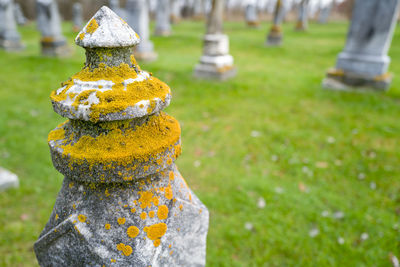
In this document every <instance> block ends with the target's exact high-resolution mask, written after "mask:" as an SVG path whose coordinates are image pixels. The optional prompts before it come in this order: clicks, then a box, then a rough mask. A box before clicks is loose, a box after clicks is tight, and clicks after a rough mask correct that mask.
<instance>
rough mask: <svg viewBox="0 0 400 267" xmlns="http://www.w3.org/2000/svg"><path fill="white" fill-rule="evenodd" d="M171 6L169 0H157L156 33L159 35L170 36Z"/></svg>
mask: <svg viewBox="0 0 400 267" xmlns="http://www.w3.org/2000/svg"><path fill="white" fill-rule="evenodd" d="M170 16H171V7H170V3H169V0H157V9H156V29H155V32H154V34H155V35H157V36H170V35H171V33H172V31H171V22H170Z"/></svg>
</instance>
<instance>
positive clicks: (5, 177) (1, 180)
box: [0, 167, 19, 192]
mask: <svg viewBox="0 0 400 267" xmlns="http://www.w3.org/2000/svg"><path fill="white" fill-rule="evenodd" d="M18 186H19V181H18V176H17V175H15V174H14V173H12V172H10V171H8V170H6V169H3V168H1V167H0V192H1V191H4V190H7V189H9V188H17V187H18Z"/></svg>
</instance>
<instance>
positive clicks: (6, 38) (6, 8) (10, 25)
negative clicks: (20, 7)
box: [0, 0, 23, 51]
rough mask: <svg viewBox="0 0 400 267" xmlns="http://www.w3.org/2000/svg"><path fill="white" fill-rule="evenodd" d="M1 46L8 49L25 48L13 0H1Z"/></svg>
mask: <svg viewBox="0 0 400 267" xmlns="http://www.w3.org/2000/svg"><path fill="white" fill-rule="evenodd" d="M0 48H3V49H5V50H8V51H18V50H21V49H23V45H22V43H21V36H20V35H19V33H18V31H17V23H16V21H15V16H14V2H13V0H0Z"/></svg>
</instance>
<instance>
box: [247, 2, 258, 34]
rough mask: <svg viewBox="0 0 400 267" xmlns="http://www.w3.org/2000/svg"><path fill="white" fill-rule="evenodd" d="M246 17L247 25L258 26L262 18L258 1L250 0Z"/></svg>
mask: <svg viewBox="0 0 400 267" xmlns="http://www.w3.org/2000/svg"><path fill="white" fill-rule="evenodd" d="M245 19H246V23H247V26H249V27H253V28H258V27H259V26H260V20H259V19H258V10H257V1H255V0H248V1H247V3H246V5H245Z"/></svg>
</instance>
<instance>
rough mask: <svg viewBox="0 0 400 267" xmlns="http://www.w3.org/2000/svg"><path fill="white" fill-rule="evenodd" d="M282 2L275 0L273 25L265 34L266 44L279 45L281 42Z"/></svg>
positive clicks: (283, 12)
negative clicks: (266, 34)
mask: <svg viewBox="0 0 400 267" xmlns="http://www.w3.org/2000/svg"><path fill="white" fill-rule="evenodd" d="M282 2H283V0H277V1H276V6H275V11H274V21H273V25H272V27H271V29H270V31H269V34H268V36H267V46H280V45H281V44H282V38H283V33H282V22H283V19H284V15H285V10H284V9H285V7H284V5H283V4H282Z"/></svg>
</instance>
